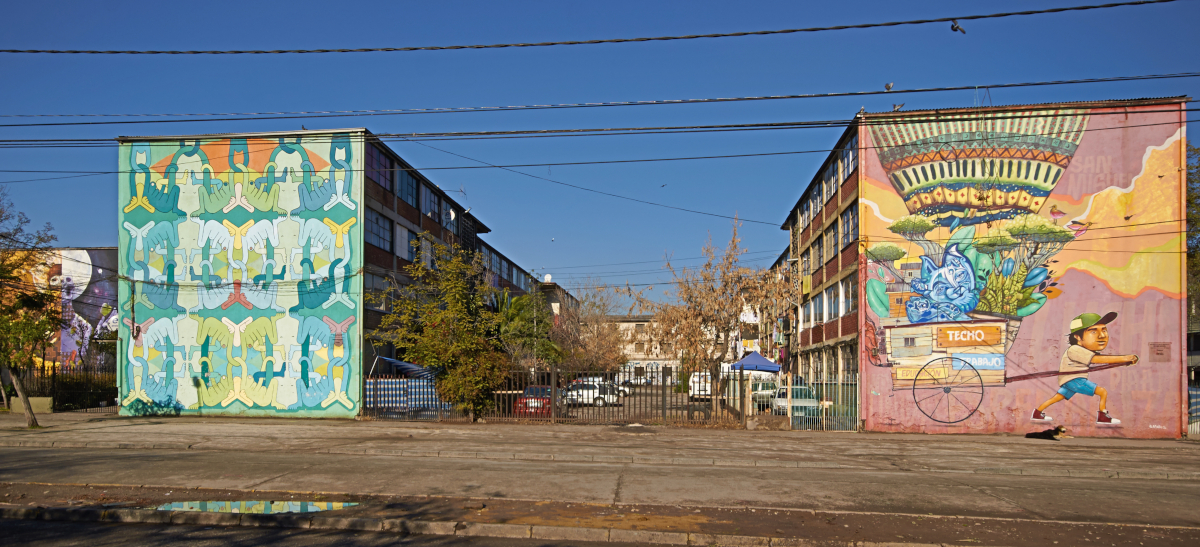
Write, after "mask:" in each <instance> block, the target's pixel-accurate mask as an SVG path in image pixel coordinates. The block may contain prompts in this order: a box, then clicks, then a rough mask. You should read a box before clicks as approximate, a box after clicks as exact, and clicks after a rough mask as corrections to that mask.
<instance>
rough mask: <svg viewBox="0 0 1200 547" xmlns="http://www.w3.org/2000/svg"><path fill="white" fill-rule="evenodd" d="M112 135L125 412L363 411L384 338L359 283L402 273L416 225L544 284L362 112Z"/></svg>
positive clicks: (497, 269) (529, 282) (496, 278)
mask: <svg viewBox="0 0 1200 547" xmlns="http://www.w3.org/2000/svg"><path fill="white" fill-rule="evenodd" d="M118 140H119V143H120V147H119V152H118V165H119V173H120V174H119V175H118V177H119V178H118V182H119V183H118V199H119V204H118V211H117V216H118V232H119V240H118V241H119V244H118V250H117V257H118V262H117V265H116V268H117V272H118V275H117V277H118V278H119V279H120V282H119V283H118V284H117V291H118V295H117V300H118V302H119V303H120V304H121V305H119V306H118V314H119V316H120V317H119V321H118V322H117V326H118V328H119V340H120V344H121V346H120V347H121V349H120V351H119V352H118V354H119V356H118V364H117V371H118V374H117V377H118V382H119V386H118V387H119V393H120V397H121V399H122V409H121V411H122V412H123V413H127V414H137V415H144V414H156V413H164V412H166V413H175V412H178V413H183V414H189V413H191V414H228V415H246V416H292V417H353V416H355V415H357V414H358V411H359V409H360V407H361V405H362V389H363V388H362V386H363V383H362V378H363V370H364V367H363V363H364V361H365V360H369V359H371V358H372V357H373V356H374V355H376V354H380V355H385V356H391V352H392V350H391V349H390V348H388V347H385V346H381V345H379V344H377V343H373V341H372V339H371V336H370V331H371V329H372V327H373V326H375V325H377V324H378V322H379V318H380V317H381V314H382V313H383V311H382V310H379V309H368V308H367V305H366V302H365V300H364V298H363V294H364V290H376V289H378V288H381V287H382V286H384V283H385V281H386V280H387V279H388V278H393V279H397V280H398V281H400V282H403V281H404V279H403V273H402V272H401V271H400V270H401V269H402V268H403V267H404V266H405V265H406V264H411V263H412V262H413V261H415V260H419V255H418V254H417V253H418V252H419V250H420V247H419V246H418V247H417V248H414V247H413V246H411V245H410V242H412V241H414V240H416V239H417V235H418V234H421V233H427V234H429V235H430V237H432V238H433V239H435V240H437V241H440V242H443V243H447V244H457V245H459V246H461V247H462V248H464V249H467V250H471V251H478V252H480V253H481V254H483V256H484V257H485V258H486V260H487V262H488V268H489V270H490V271H491V272H492V274H493V275H492V282H493V284H494V285H495V286H496V287H499V288H505V289H509V290H510V291H511V292H513V293H515V294H522V293H524V292H525V291H528V290H531V289H532V288H535V287H536V286H537V285H536V283H535V281H534V280H533V279H532V277H531V276H530V275H529V274H527V273H526V272H525V269H524V268H521V267H520V266H519V265H517V264H516V263H515V262H513V261H512V260H511V259H509V258H508V257H507V256H505V254H504V253H502V252H500V251H499V250H498V249H497V245H495V244H490V243H487V242H485V241H484V240H483V239H482V238H481V236H482V235H483V234H487V233H489V230H488V228H487V226H485V225H484V224H483V223H482V222H481V221H480V220H479V219H478V218H477V217H476V215H475V214H474V213H472V212H471V210H470V209H467V208H464V207H463V206H462V205H460V204H459V203H458V202H457V201H455V200H454V199H453V198H451V197H450V196H449V195H447V193H446V192H444V191H442V190H441V189H440V188H438V186H437V185H436V184H434V183H433V182H432V181H431V180H429V179H428V178H427V177H426V176H424V175H422V174H421V173H419V172H417V171H415V170H413V169H412V166H411V165H409V164H408V163H407V162H405V161H404V160H403V159H402V158H400V156H399V155H397V154H396V153H395V152H394V151H392V150H391V149H390V148H389V147H388V146H387V145H386V144H385V143H384V142H383V141H382V140H381V139H379V138H378V137H376V136H375V135H373V134H372V133H371V132H369V131H367V130H366V129H363V128H353V129H337V130H319V131H317V130H313V131H308V130H305V131H287V132H270V133H237V134H215V135H184V136H150V137H121V138H120V139H118Z"/></svg>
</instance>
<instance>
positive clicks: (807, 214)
mask: <svg viewBox="0 0 1200 547" xmlns="http://www.w3.org/2000/svg"><path fill="white" fill-rule="evenodd" d="M800 219H801V222H800V229H804V228H808V223H809V222H812V205H811V204H810V203H809V200H807V199H806V200H804V201H803V202H802V203H801V204H800Z"/></svg>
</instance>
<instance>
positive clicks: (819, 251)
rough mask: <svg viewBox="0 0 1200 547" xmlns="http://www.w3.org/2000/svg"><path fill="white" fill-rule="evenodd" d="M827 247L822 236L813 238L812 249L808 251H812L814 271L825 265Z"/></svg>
mask: <svg viewBox="0 0 1200 547" xmlns="http://www.w3.org/2000/svg"><path fill="white" fill-rule="evenodd" d="M824 247H825V245H824V244H823V239H822V237H821V236H817V237H814V238H813V242H812V247H809V248H808V249H809V250H810V251H812V255H813V257H812V271H814V272H815V271H817V270H818V269H819V268H820V267H821V266H824V265H825V254H824V253H825V250H824Z"/></svg>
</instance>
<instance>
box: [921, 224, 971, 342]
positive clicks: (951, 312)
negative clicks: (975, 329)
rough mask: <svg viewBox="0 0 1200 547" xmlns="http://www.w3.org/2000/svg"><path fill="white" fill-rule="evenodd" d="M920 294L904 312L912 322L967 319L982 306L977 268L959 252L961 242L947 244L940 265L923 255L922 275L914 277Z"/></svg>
mask: <svg viewBox="0 0 1200 547" xmlns="http://www.w3.org/2000/svg"><path fill="white" fill-rule="evenodd" d="M912 290H913V292H915V293H917V295H918V296H914V297H912V298H910V299H909V300H908V304H907V306H906V308H905V312H906V313H907V315H908V320H909V322H912V323H930V322H940V321H966V320H968V319H970V318H969V317H967V315H966V313H967V312H969V311H971V310H974V309H975V306H977V305H979V290H978V289H977V288H976V286H975V268H974V267H973V266H972V265H971V261H970V260H968V259H967V257H965V256H963V255H962V253H960V252H959V251H958V245H957V244H954V245H950V246H949V247H946V252H945V253H944V254H943V255H942V264H941V266H938V265H937V264H935V263H934V262H933V260H932V259H930V258H929V257H927V256H922V257H921V277H920V278H919V279H913V280H912Z"/></svg>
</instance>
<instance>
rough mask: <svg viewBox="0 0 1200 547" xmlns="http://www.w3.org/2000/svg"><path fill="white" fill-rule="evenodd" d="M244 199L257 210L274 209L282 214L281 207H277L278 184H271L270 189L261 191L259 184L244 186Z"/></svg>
mask: <svg viewBox="0 0 1200 547" xmlns="http://www.w3.org/2000/svg"><path fill="white" fill-rule="evenodd" d="M245 199H246V201H247V202H249V204H250V206H251V207H254V208H255V209H257V210H259V211H271V210H274V211H275V212H277V213H279V214H283V213H284V211H283V210H282V209H278V208H277V204H278V203H279V185H277V184H272V185H271V189H270V190H267V191H263V190H262V189H261V188H260V187H259V186H257V185H254V184H251V185H249V186H247V187H246V197H245Z"/></svg>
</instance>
